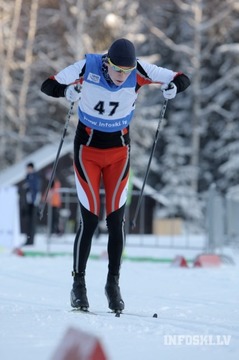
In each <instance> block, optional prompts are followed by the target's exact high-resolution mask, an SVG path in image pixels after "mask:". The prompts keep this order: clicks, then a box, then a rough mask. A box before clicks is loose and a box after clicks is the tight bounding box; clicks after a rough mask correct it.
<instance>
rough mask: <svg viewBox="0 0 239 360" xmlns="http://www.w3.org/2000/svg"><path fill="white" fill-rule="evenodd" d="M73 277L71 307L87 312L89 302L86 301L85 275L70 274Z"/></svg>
mask: <svg viewBox="0 0 239 360" xmlns="http://www.w3.org/2000/svg"><path fill="white" fill-rule="evenodd" d="M72 275H73V276H74V282H73V287H72V290H71V306H72V307H73V308H77V309H79V310H83V311H87V310H88V307H89V302H88V299H87V293H86V286H85V274H84V273H79V274H78V273H72Z"/></svg>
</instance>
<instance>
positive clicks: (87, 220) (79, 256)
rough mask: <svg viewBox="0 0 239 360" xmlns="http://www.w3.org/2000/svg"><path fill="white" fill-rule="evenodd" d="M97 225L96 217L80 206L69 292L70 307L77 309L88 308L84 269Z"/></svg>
mask: <svg viewBox="0 0 239 360" xmlns="http://www.w3.org/2000/svg"><path fill="white" fill-rule="evenodd" d="M97 224H98V216H97V215H95V214H93V213H91V212H90V211H88V210H87V209H85V208H84V207H83V206H82V205H81V219H80V227H79V230H78V232H77V234H76V237H75V242H74V255H73V272H72V275H73V277H74V281H73V287H72V290H71V305H72V307H77V308H88V307H89V302H88V299H87V291H86V285H85V269H86V264H87V260H88V257H89V254H90V249H91V242H92V237H93V234H94V231H95V229H96V227H97Z"/></svg>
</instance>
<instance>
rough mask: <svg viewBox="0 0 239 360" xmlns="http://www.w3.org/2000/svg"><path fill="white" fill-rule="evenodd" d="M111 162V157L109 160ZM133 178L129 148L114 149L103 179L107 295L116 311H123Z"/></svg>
mask: <svg viewBox="0 0 239 360" xmlns="http://www.w3.org/2000/svg"><path fill="white" fill-rule="evenodd" d="M109 161H110V158H109ZM128 178H129V148H128V147H122V148H117V149H114V153H113V154H112V162H111V163H109V165H108V166H107V167H106V168H104V170H103V179H104V185H105V192H106V211H107V219H106V222H107V227H108V233H109V238H108V256H109V272H108V276H107V281H106V286H105V292H106V296H107V299H108V302H109V308H110V309H112V310H123V309H124V302H123V300H122V297H121V294H120V288H119V274H120V265H121V259H122V253H123V249H124V244H125V229H124V223H125V219H124V213H125V203H126V199H127V185H128Z"/></svg>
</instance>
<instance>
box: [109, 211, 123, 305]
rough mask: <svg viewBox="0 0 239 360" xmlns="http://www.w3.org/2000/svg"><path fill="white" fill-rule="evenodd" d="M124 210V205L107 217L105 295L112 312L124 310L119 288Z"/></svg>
mask: <svg viewBox="0 0 239 360" xmlns="http://www.w3.org/2000/svg"><path fill="white" fill-rule="evenodd" d="M124 210H125V205H123V206H122V207H121V208H120V209H118V210H116V211H114V212H113V213H111V214H110V215H109V216H108V217H107V227H108V232H109V240H108V256H109V271H108V276H107V281H106V286H105V293H106V296H107V299H108V302H109V308H110V309H112V310H123V309H124V301H123V299H122V296H121V293H120V287H119V274H120V265H121V258H122V253H123V249H124V243H125V229H124V223H125V220H124Z"/></svg>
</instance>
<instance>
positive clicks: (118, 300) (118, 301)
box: [105, 274, 124, 313]
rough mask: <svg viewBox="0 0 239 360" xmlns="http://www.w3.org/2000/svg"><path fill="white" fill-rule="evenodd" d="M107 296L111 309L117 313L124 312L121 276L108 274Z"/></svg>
mask: <svg viewBox="0 0 239 360" xmlns="http://www.w3.org/2000/svg"><path fill="white" fill-rule="evenodd" d="M105 295H106V297H107V299H108V303H109V308H110V309H111V310H112V311H113V312H116V313H117V312H121V311H122V310H124V301H123V299H122V297H121V294H120V287H119V275H111V274H108V277H107V281H106V285H105Z"/></svg>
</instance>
